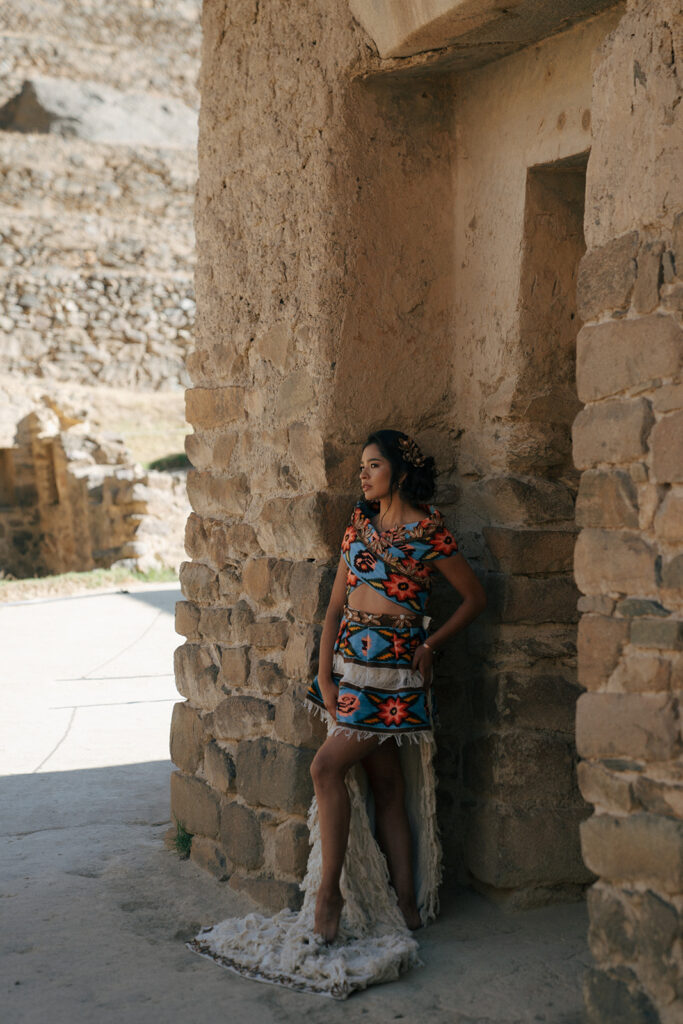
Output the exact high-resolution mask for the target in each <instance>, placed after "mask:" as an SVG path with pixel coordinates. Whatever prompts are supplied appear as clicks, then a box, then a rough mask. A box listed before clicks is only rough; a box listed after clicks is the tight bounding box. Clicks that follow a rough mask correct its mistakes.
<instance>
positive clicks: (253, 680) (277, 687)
mask: <svg viewBox="0 0 683 1024" xmlns="http://www.w3.org/2000/svg"><path fill="white" fill-rule="evenodd" d="M249 685H250V686H251V687H253V689H255V690H260V692H261V693H266V694H268V695H269V696H271V695H272V696H277V695H278V694H280V693H282V691H283V690H284V689H285V687H286V686H287V677H286V676H285V674H284V672H283V671H282V669H281V668H280V666H279V665H276V664H275V662H274V661H267V660H265V659H263V660H260V661H257V662H256V664H255V665H253V667H252V670H251V673H250V675H249Z"/></svg>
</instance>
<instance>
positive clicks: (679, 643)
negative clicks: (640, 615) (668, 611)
mask: <svg viewBox="0 0 683 1024" xmlns="http://www.w3.org/2000/svg"><path fill="white" fill-rule="evenodd" d="M630 636H631V643H632V644H637V645H638V646H639V647H659V648H662V649H664V650H669V651H680V650H683V622H681V621H680V620H678V619H635V620H634V621H633V622H632V623H631V633H630Z"/></svg>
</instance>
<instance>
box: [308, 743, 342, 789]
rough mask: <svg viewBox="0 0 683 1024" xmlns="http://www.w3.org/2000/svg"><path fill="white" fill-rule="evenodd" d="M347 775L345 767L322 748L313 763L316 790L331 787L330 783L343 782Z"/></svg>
mask: <svg viewBox="0 0 683 1024" xmlns="http://www.w3.org/2000/svg"><path fill="white" fill-rule="evenodd" d="M345 775H346V768H345V766H344V765H341V764H339V762H338V761H337V760H336V759H335V758H333V757H330V755H329V754H328V752H327V751H326V750H324V749H323V748H322V747H321V748H320V750H319V751H318V752H317V754H316V755H315V757H314V758H313V760H312V761H311V778H312V779H313V785H314V786H315V787H316V788H318V787H321V786H325V785H329V784H330V783H334V782H337V781H339V780H343V778H344V776H345Z"/></svg>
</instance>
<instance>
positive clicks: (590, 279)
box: [576, 231, 638, 320]
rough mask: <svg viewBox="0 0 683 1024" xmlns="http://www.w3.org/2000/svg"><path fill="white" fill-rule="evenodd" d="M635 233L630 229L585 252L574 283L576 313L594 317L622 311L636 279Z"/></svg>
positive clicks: (636, 247)
mask: <svg viewBox="0 0 683 1024" xmlns="http://www.w3.org/2000/svg"><path fill="white" fill-rule="evenodd" d="M637 255H638V232H637V231H629V232H628V233H627V234H625V235H620V236H619V238H614V239H611V240H610V241H609V242H607V243H606V244H605V245H601V246H599V247H598V248H596V249H591V250H590V251H589V252H587V253H585V255H584V256H583V258H582V259H581V261H580V263H579V272H578V279H577V286H576V301H577V308H578V314H579V316H580V318H581V319H582V320H596V319H597V318H598V317H599V316H600V314H601V313H604V312H607V311H608V310H620V311H625V310H627V309H628V307H629V303H630V299H631V292H632V290H633V286H634V284H635V282H636V266H637V264H636V258H637Z"/></svg>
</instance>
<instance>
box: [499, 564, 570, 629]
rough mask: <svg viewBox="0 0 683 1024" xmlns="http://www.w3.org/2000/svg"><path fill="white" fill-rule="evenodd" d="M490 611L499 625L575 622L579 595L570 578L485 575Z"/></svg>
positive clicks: (558, 576) (567, 576)
mask: <svg viewBox="0 0 683 1024" xmlns="http://www.w3.org/2000/svg"><path fill="white" fill-rule="evenodd" d="M487 582H488V590H489V597H490V599H491V600H490V603H489V607H490V611H491V614H493V615H498V617H499V618H500V621H501V622H536V623H538V622H576V621H577V619H578V612H577V608H576V603H577V600H578V597H579V592H578V590H577V588H576V584H575V583H574V580H573V578H572V577H571V576H569V575H566V576H560V575H557V576H551V577H546V578H542V577H541V578H539V577H534V576H503V577H497V578H495V577H493V576H492V575H491V576H489V579H488V581H487Z"/></svg>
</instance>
